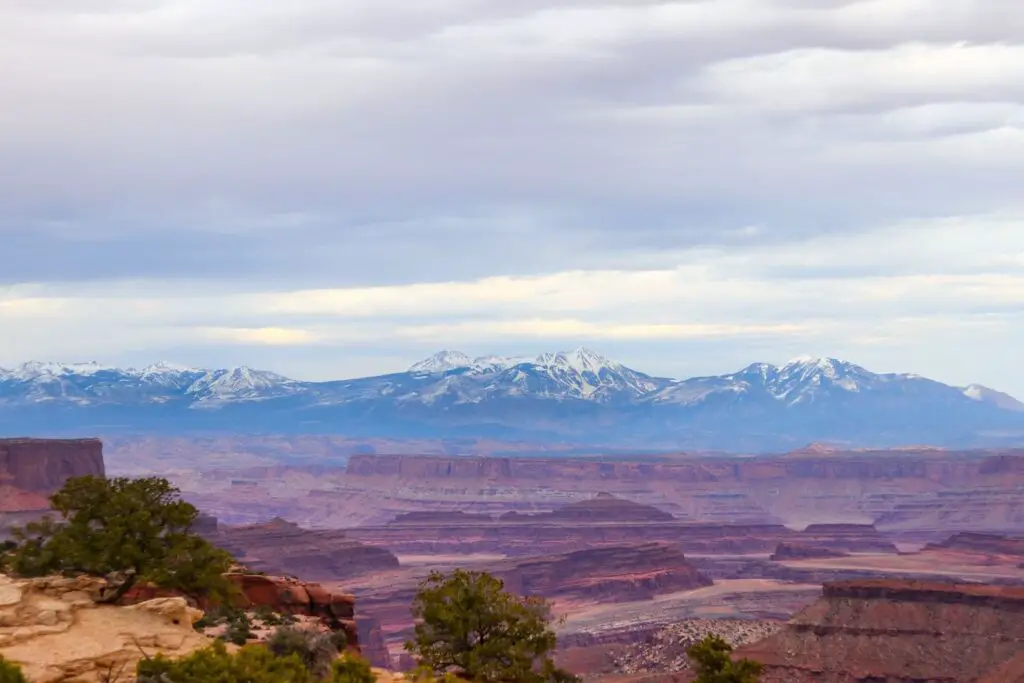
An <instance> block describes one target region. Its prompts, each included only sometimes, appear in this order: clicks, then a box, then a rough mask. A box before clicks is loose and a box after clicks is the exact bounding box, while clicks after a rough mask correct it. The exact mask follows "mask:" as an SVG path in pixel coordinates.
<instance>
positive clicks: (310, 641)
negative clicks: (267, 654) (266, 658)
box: [267, 626, 344, 678]
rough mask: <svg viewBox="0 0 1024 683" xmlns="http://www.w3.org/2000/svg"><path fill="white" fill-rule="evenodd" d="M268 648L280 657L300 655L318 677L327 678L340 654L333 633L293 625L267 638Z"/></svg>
mask: <svg viewBox="0 0 1024 683" xmlns="http://www.w3.org/2000/svg"><path fill="white" fill-rule="evenodd" d="M342 647H344V646H342ZM267 648H268V649H269V650H270V651H271V652H273V653H274V654H275V655H277V656H278V657H287V656H288V655H292V654H295V655H298V656H299V658H300V659H301V660H302V662H303V664H305V665H306V668H307V669H309V671H310V672H312V674H313V675H314V676H316V677H318V678H326V677H327V676H328V675H329V674H330V672H331V666H332V664H333V663H334V661H335V660H336V659H337V658H338V655H339V654H340V652H339V650H340V648H339V647H338V645H337V643H336V641H335V639H334V638H333V637H332V634H330V633H324V632H323V631H317V630H314V629H309V628H295V627H293V626H282V627H281V628H279V629H277V630H276V631H274V633H273V635H271V636H270V638H269V639H268V640H267Z"/></svg>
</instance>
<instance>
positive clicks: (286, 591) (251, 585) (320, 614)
mask: <svg viewBox="0 0 1024 683" xmlns="http://www.w3.org/2000/svg"><path fill="white" fill-rule="evenodd" d="M225 576H226V577H227V578H228V580H230V581H231V582H232V583H233V584H235V585H236V586H237V587H238V589H239V591H240V593H241V596H242V602H241V604H240V605H239V607H241V608H243V609H254V608H257V607H268V608H270V609H271V610H273V611H274V612H277V613H279V614H292V615H295V616H304V617H315V618H318V619H320V621H321V622H322V623H323V624H324V625H325V626H327V627H328V628H330V629H331V630H333V631H343V632H344V633H345V638H346V640H347V642H348V644H349V646H350V647H352V648H353V649H356V650H358V648H359V635H358V632H357V630H356V623H355V598H354V597H353V596H351V595H348V594H346V593H335V592H332V591H330V590H328V589H326V588H324V587H323V586H321V585H320V584H318V583H306V582H304V581H299V580H298V579H293V578H290V577H284V576H267V575H264V574H247V573H243V572H234V573H230V574H226V575H225ZM175 595H177V594H176V593H175V592H174V591H168V590H164V589H160V588H156V587H154V586H149V585H141V586H135V587H134V588H132V590H130V591H129V592H128V593H127V594H126V595H125V596H124V598H122V600H121V602H122V603H123V604H126V605H130V604H135V603H138V602H143V601H145V600H152V599H153V598H161V597H170V596H175ZM200 607H203V608H205V607H206V606H205V605H203V604H200Z"/></svg>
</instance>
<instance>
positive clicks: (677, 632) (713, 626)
mask: <svg viewBox="0 0 1024 683" xmlns="http://www.w3.org/2000/svg"><path fill="white" fill-rule="evenodd" d="M782 628H783V624H782V622H778V621H752V620H738V619H687V620H685V621H680V622H676V623H674V624H672V625H670V626H666V627H664V628H661V629H658V630H657V631H655V632H654V633H652V634H650V635H649V636H647V637H646V638H644V639H643V640H642V641H641V642H639V643H636V644H635V645H633V646H632V647H630V648H628V649H626V650H624V651H622V652H620V653H619V654H618V655H617V656H615V657H614V659H613V665H614V669H613V671H614V672H615V673H618V674H627V675H634V674H645V673H655V674H671V673H676V672H680V671H689V670H690V668H691V667H690V659H689V657H687V655H686V651H687V649H689V648H690V646H692V645H694V644H696V643H698V642H700V641H701V640H703V639H704V638H706V637H707V636H712V635H713V636H718V637H719V638H722V639H723V640H725V641H726V642H727V643H729V644H730V645H732V646H733V647H741V646H743V645H748V644H750V643H756V642H758V641H760V640H762V639H764V638H767V637H768V636H771V635H774V634H775V633H777V632H779V631H780V630H781V629H782Z"/></svg>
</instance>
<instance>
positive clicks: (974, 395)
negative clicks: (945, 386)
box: [963, 384, 1024, 413]
mask: <svg viewBox="0 0 1024 683" xmlns="http://www.w3.org/2000/svg"><path fill="white" fill-rule="evenodd" d="M963 394H964V396H966V397H967V398H969V399H971V400H972V401H977V402H978V403H988V404H990V405H993V406H995V407H997V408H1001V409H1003V410H1012V411H1014V412H1017V413H1020V412H1024V403H1022V402H1020V401H1018V400H1017V399H1015V398H1014V397H1013V396H1010V395H1009V394H1004V393H1003V392H1001V391H996V390H995V389H990V388H988V387H986V386H982V385H981V384H971V385H969V386H966V387H964V389H963Z"/></svg>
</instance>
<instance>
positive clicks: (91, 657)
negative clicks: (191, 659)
mask: <svg viewBox="0 0 1024 683" xmlns="http://www.w3.org/2000/svg"><path fill="white" fill-rule="evenodd" d="M104 586H105V582H103V581H102V580H101V579H91V578H87V577H83V578H77V579H65V578H55V577H50V578H43V579H32V580H28V581H16V580H12V579H10V578H8V577H5V576H3V575H0V656H3V657H4V658H6V659H8V660H10V661H13V662H15V663H17V664H20V665H21V667H22V668H23V670H24V672H25V675H26V676H27V677H28V679H29V680H30V681H33V683H64V682H65V681H66V682H68V683H70V682H72V681H74V682H75V683H105V682H106V681H111V680H117V679H118V678H120V677H122V676H125V675H127V674H129V673H134V670H135V665H136V663H137V662H138V661H139V659H141V658H142V657H143V656H147V655H148V656H153V655H155V654H157V653H163V654H165V655H167V656H171V657H177V656H183V655H186V654H188V653H190V652H192V651H194V650H197V649H199V648H201V647H205V646H206V645H208V644H209V643H210V642H211V640H210V639H209V638H208V637H206V636H204V635H202V634H200V633H198V632H196V631H195V630H194V629H193V628H192V625H193V624H194V623H195V622H196V621H197V620H198V619H199V618H200V617H201V616H202V612H200V611H199V610H196V609H193V608H190V607H189V606H188V605H187V604H186V602H185V600H184V598H180V597H179V598H174V597H171V598H157V599H153V600H147V601H145V602H140V603H139V604H136V605H133V606H128V607H114V606H108V605H98V604H96V600H97V599H98V598H99V596H100V591H101V590H102V589H103V587H104Z"/></svg>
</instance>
